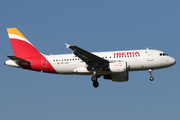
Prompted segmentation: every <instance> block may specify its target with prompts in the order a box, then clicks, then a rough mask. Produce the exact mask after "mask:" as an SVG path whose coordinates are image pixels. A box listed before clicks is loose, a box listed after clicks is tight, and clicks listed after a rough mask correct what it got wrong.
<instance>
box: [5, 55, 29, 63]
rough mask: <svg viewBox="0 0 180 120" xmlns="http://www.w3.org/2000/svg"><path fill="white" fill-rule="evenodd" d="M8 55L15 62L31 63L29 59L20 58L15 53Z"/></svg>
mask: <svg viewBox="0 0 180 120" xmlns="http://www.w3.org/2000/svg"><path fill="white" fill-rule="evenodd" d="M7 57H8V58H9V59H11V60H12V61H14V62H18V63H30V62H29V61H27V60H24V59H21V58H18V57H16V56H13V55H7Z"/></svg>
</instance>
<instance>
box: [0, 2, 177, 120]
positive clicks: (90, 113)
mask: <svg viewBox="0 0 180 120" xmlns="http://www.w3.org/2000/svg"><path fill="white" fill-rule="evenodd" d="M179 4H180V1H178V0H173V1H169V0H136V1H135V0H126V1H125V0H111V1H108V0H77V1H74V0H66V1H65V0H63V1H61V0H49V1H48V0H45V1H40V0H31V1H24V0H16V1H13V0H6V1H3V2H1V4H0V15H1V19H0V22H1V24H0V39H1V47H0V51H1V58H0V63H1V64H0V68H1V69H0V73H1V79H0V119H1V120H12V119H13V120H50V119H51V120H59V119H63V120H69V119H78V120H84V119H86V120H92V119H103V120H109V119H112V120H119V119H123V120H129V119H133V120H145V119H146V120H152V119H158V120H169V119H175V120H177V119H180V115H179V112H180V104H179V101H180V96H179V91H180V87H179V84H180V80H179V70H180V69H179V63H178V61H179V59H180V56H179V53H178V52H179V51H180V47H179V43H180V42H179V39H180V35H179V32H180V15H179V13H180V7H179ZM10 27H16V28H18V29H19V30H20V31H21V32H22V33H23V34H24V36H25V37H26V38H27V39H29V41H30V42H31V43H32V44H33V45H34V46H35V47H36V48H37V49H38V50H39V51H40V52H42V53H44V54H63V53H65V54H67V53H72V51H71V50H70V49H66V47H65V45H64V43H68V44H71V45H77V46H79V47H81V48H83V49H85V50H87V51H90V52H94V51H115V50H128V49H144V48H146V47H148V48H149V49H158V50H162V51H164V52H166V53H168V54H169V55H170V56H172V57H174V58H175V59H176V61H177V63H176V65H175V66H172V67H170V68H166V69H162V70H154V71H153V76H154V77H155V80H154V81H153V82H151V81H150V80H149V74H148V72H147V71H141V72H130V74H129V75H130V76H129V81H128V82H124V83H116V82H112V81H110V80H104V79H103V78H100V79H99V83H100V86H99V88H97V89H95V88H93V86H92V82H91V80H90V77H91V76H76V75H70V76H68V75H53V74H45V73H38V72H34V71H28V70H22V69H17V68H12V67H8V66H5V65H4V61H5V60H7V59H8V58H7V57H6V55H12V54H13V51H12V48H11V44H10V41H9V38H8V35H7V32H6V28H10Z"/></svg>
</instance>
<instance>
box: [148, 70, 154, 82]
mask: <svg viewBox="0 0 180 120" xmlns="http://www.w3.org/2000/svg"><path fill="white" fill-rule="evenodd" d="M149 75H150V78H149V79H150V81H153V80H154V77H153V76H152V70H151V69H149Z"/></svg>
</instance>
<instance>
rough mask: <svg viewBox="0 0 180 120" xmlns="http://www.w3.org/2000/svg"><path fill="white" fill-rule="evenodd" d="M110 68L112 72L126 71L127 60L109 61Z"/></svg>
mask: <svg viewBox="0 0 180 120" xmlns="http://www.w3.org/2000/svg"><path fill="white" fill-rule="evenodd" d="M109 69H110V71H111V72H115V73H117V72H126V69H127V62H113V63H109Z"/></svg>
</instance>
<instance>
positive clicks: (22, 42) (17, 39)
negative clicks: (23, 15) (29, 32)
mask: <svg viewBox="0 0 180 120" xmlns="http://www.w3.org/2000/svg"><path fill="white" fill-rule="evenodd" d="M7 32H8V35H9V39H10V41H11V45H12V48H13V51H14V55H15V56H16V57H19V58H23V59H24V58H32V57H39V56H42V55H41V53H40V52H39V51H38V50H37V49H36V48H35V47H34V46H33V45H32V44H31V43H30V42H29V41H28V40H27V39H26V38H25V37H24V36H23V34H22V33H21V32H20V31H19V30H18V29H17V28H7Z"/></svg>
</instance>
